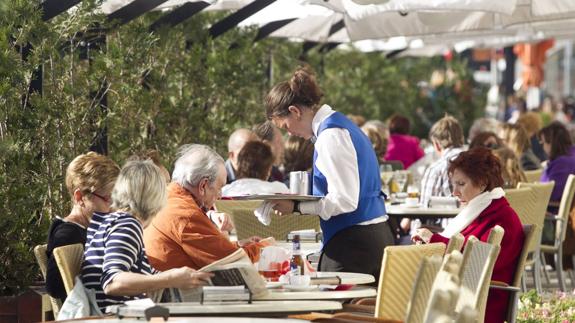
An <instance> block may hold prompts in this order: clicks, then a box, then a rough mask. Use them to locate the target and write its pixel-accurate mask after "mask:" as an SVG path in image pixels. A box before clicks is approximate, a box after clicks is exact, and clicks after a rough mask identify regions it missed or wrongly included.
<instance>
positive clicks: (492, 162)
mask: <svg viewBox="0 0 575 323" xmlns="http://www.w3.org/2000/svg"><path fill="white" fill-rule="evenodd" d="M456 169H458V170H460V171H461V172H463V173H464V174H465V175H467V177H469V178H470V179H471V181H472V182H473V183H474V184H475V185H478V186H482V185H485V190H487V191H491V190H492V189H494V188H495V187H502V186H503V184H504V181H503V177H502V175H501V172H502V170H501V162H500V161H499V158H497V157H496V156H495V155H494V154H493V152H491V149H489V148H484V147H477V148H473V149H470V150H468V151H463V152H461V153H459V155H458V156H457V158H455V159H454V160H452V161H451V162H450V163H449V168H448V169H447V172H448V174H449V177H451V176H452V175H453V172H454V171H455V170H456Z"/></svg>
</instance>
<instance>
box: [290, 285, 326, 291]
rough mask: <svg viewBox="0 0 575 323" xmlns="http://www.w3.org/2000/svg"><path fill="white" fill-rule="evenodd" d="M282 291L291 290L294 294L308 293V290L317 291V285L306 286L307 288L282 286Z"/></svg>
mask: <svg viewBox="0 0 575 323" xmlns="http://www.w3.org/2000/svg"><path fill="white" fill-rule="evenodd" d="M284 289H287V290H292V291H295V292H305V291H310V290H315V289H318V285H308V286H303V285H301V286H300V285H284Z"/></svg>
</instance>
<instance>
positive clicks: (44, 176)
mask: <svg viewBox="0 0 575 323" xmlns="http://www.w3.org/2000/svg"><path fill="white" fill-rule="evenodd" d="M97 2H98V1H96V0H91V1H82V2H81V3H80V5H79V6H78V7H77V8H76V10H73V11H69V12H67V13H64V14H61V15H59V16H57V17H55V18H53V19H52V20H50V21H48V22H45V21H42V19H41V13H40V12H39V11H38V9H37V7H36V4H37V2H35V1H29V0H11V1H3V2H0V205H1V206H2V210H1V214H0V235H1V236H2V241H6V243H4V242H3V243H1V244H0V264H2V265H1V266H0V295H10V294H15V293H17V292H18V291H20V290H22V289H23V288H25V287H26V286H28V285H29V284H30V282H31V281H32V280H34V279H35V278H37V275H38V274H37V273H38V270H37V267H36V266H34V265H33V264H34V263H35V261H34V257H33V253H32V249H33V247H34V246H35V245H37V244H41V243H45V241H46V231H47V227H48V223H49V220H50V219H51V218H52V217H54V216H66V215H67V213H68V212H69V210H70V207H71V206H70V198H69V196H68V193H67V192H66V189H65V187H64V185H63V184H64V175H65V169H66V166H67V164H68V163H69V161H71V160H72V159H73V158H74V157H75V156H76V155H78V154H80V153H84V152H86V151H88V150H89V149H90V147H93V145H94V144H95V143H96V142H97V141H98V138H99V137H98V136H99V135H101V134H102V133H103V130H105V133H106V134H107V138H108V150H109V155H110V156H111V158H112V159H114V160H115V161H117V162H118V163H119V164H122V163H123V161H124V160H125V159H126V158H127V157H128V156H129V155H130V154H132V153H134V152H136V151H139V150H143V149H145V148H155V149H158V150H159V151H161V152H162V154H163V156H164V159H165V161H166V166H167V167H168V169H170V163H171V162H172V161H173V158H174V156H175V153H176V151H177V148H178V147H179V146H180V145H182V144H185V143H202V144H207V145H210V146H212V147H214V148H216V149H217V150H218V151H219V152H220V153H221V154H222V155H225V153H226V142H227V137H228V135H229V134H230V133H231V132H232V131H233V130H234V129H235V128H237V127H250V126H251V125H253V124H255V123H257V122H261V121H263V120H264V113H263V99H264V96H265V94H266V92H267V90H268V89H269V88H270V86H271V85H273V84H274V83H276V82H278V81H280V80H284V79H287V78H289V76H290V73H291V72H292V71H293V70H294V69H295V67H296V66H297V65H298V64H300V61H299V59H298V58H299V57H300V54H301V48H302V45H301V43H293V42H289V41H287V40H281V39H265V40H263V41H259V42H257V43H254V42H253V39H254V37H255V35H256V30H255V29H244V30H239V29H234V30H231V31H229V32H227V33H225V34H224V35H222V36H221V37H218V38H216V39H212V38H210V37H209V33H208V31H207V30H208V27H209V26H210V25H211V24H213V23H214V22H216V21H218V20H220V19H222V18H223V17H225V16H226V15H227V14H228V13H224V12H219V13H214V12H208V13H202V14H199V15H197V16H194V17H193V18H191V19H188V20H187V21H185V22H184V23H182V24H180V25H178V26H176V27H173V28H163V29H160V30H158V31H157V32H150V29H149V26H150V25H151V24H152V23H153V22H154V21H156V20H157V19H158V18H159V17H160V16H161V15H162V13H157V12H152V13H148V14H146V15H144V16H142V17H140V18H138V19H136V20H135V21H132V22H130V23H129V24H127V25H124V26H120V27H118V26H115V25H114V23H113V22H112V23H107V22H105V21H106V19H105V17H104V16H103V15H102V14H98V13H97V11H95V10H94V9H95V8H96V5H97ZM104 29H105V30H107V32H106V33H105V39H104V41H103V42H100V43H98V42H95V43H90V46H89V47H87V46H86V39H90V37H92V38H93V37H96V38H97V37H100V36H102V35H104V34H103V33H102V32H101V30H104ZM25 49H30V51H29V53H27V54H26V50H25ZM307 63H308V64H310V65H311V66H312V67H313V68H314V69H315V70H316V72H317V73H318V79H319V81H320V84H321V85H322V87H323V90H324V92H325V97H324V102H325V103H328V104H330V105H332V106H333V107H334V108H335V109H337V110H339V111H342V112H344V113H355V114H362V115H364V116H365V117H366V118H368V119H372V118H377V119H382V120H383V119H386V118H387V117H389V115H391V113H393V112H401V113H403V114H405V115H407V116H409V117H410V118H412V120H413V121H414V122H416V123H417V122H419V121H418V120H419V117H417V114H416V111H417V109H418V107H422V109H426V107H427V104H428V103H429V102H430V100H429V97H424V96H422V95H420V92H421V91H420V89H419V88H418V87H417V84H418V82H420V81H422V80H427V79H429V76H430V74H431V72H432V71H433V70H435V69H438V68H439V69H443V68H445V66H444V63H443V62H442V60H440V59H439V60H438V59H394V60H390V59H386V58H385V56H384V55H383V54H380V53H372V54H363V53H358V52H355V51H339V50H334V51H331V52H329V53H327V54H321V53H319V52H318V51H317V50H312V51H311V52H310V53H308V55H307ZM464 66H465V65H464V64H462V63H461V62H458V61H455V62H453V63H452V68H453V69H458V70H457V75H458V80H460V81H461V82H469V80H470V78H469V75H468V72H467V71H466V70H465V68H464ZM39 67H41V68H42V71H43V92H42V94H40V93H29V91H28V88H29V85H30V82H31V80H32V78H33V75H34V72H35V71H36V70H37V69H38V68H39ZM461 82H460V84H463V83H461ZM456 83H457V82H455V83H453V84H449V83H445V84H444V86H445V89H446V91H443V92H442V93H444V95H443V96H441V98H440V99H434V100H435V102H434V104H435V106H439V108H440V109H445V110H447V111H450V112H451V113H453V114H456V115H457V116H461V117H463V116H467V117H469V116H474V115H475V114H476V111H477V109H476V108H477V107H479V106H481V105H479V104H476V103H474V102H472V101H473V100H469V101H468V102H470V103H469V104H468V105H464V104H462V102H464V101H463V99H462V96H461V95H458V94H457V90H456ZM466 84H467V83H466ZM460 87H461V86H460ZM461 88H465V89H469V90H470V89H471V87H470V85H467V87H465V86H464V87H461ZM103 98H105V99H106V100H105V102H103V101H102V99H103ZM424 112H425V111H424ZM469 112H471V113H469ZM424 114H425V113H424ZM429 116H431V118H436V117H437V116H436V115H433V114H429ZM418 129H419V128H418ZM418 134H419V135H422V136H426V133H425V131H423V130H422V131H420V133H418Z"/></svg>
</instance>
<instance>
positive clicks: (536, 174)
mask: <svg viewBox="0 0 575 323" xmlns="http://www.w3.org/2000/svg"><path fill="white" fill-rule="evenodd" d="M523 173H525V179H527V182H528V183H537V182H539V180H540V179H541V174H543V168H539V169H534V170H526V171H524V172H523Z"/></svg>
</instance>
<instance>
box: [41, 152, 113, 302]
mask: <svg viewBox="0 0 575 323" xmlns="http://www.w3.org/2000/svg"><path fill="white" fill-rule="evenodd" d="M118 173H120V167H118V165H117V164H116V163H115V162H114V161H113V160H111V159H110V158H108V157H106V156H103V155H100V154H97V153H95V152H89V153H87V154H82V155H79V156H77V157H76V158H74V160H72V162H71V163H70V165H68V168H67V169H66V188H67V189H68V193H69V194H70V199H71V200H72V210H71V211H70V213H69V214H68V215H67V216H66V217H65V218H60V217H56V218H55V219H53V221H52V224H51V226H50V230H49V232H48V247H47V249H46V254H47V257H48V268H47V270H46V290H47V291H48V294H50V296H52V297H54V298H59V299H60V300H62V302H63V301H64V300H65V299H66V296H67V295H66V290H65V289H64V283H63V282H62V276H61V275H60V271H59V270H58V265H57V264H56V260H55V259H54V257H53V254H52V252H53V250H54V249H55V248H58V247H62V246H67V245H71V244H76V243H81V244H84V243H86V229H87V228H88V224H89V223H90V219H91V218H92V214H93V213H94V212H103V213H107V212H109V211H110V203H111V201H110V194H111V192H112V188H113V187H114V183H115V181H116V178H117V177H118Z"/></svg>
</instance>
